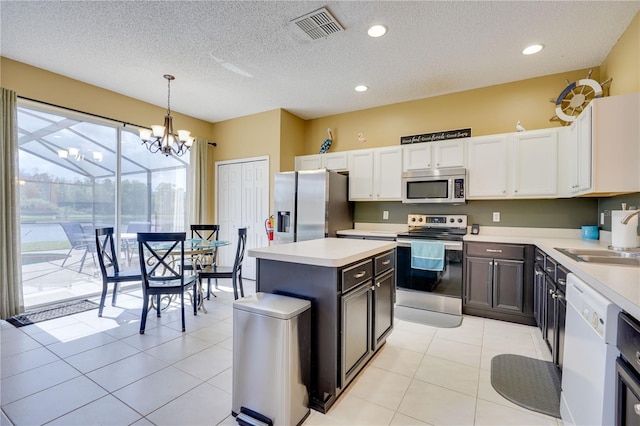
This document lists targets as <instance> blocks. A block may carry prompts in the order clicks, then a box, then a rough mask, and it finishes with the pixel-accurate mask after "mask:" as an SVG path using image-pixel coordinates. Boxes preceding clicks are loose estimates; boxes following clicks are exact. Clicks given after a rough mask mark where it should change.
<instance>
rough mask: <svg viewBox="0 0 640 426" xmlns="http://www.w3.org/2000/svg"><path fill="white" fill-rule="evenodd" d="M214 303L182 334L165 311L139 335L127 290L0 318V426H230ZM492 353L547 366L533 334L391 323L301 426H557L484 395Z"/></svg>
mask: <svg viewBox="0 0 640 426" xmlns="http://www.w3.org/2000/svg"><path fill="white" fill-rule="evenodd" d="M248 284H249V286H251V282H249V283H248ZM216 294H217V295H218V298H217V299H215V300H214V299H212V300H211V301H208V302H206V307H207V309H208V311H209V312H208V313H207V314H203V313H199V314H198V316H196V317H194V316H193V315H189V314H188V315H187V332H185V333H182V332H181V331H180V315H179V310H177V309H171V308H170V309H169V310H168V311H166V312H164V313H163V316H162V318H160V319H157V318H156V317H155V316H154V315H150V316H149V318H148V321H147V327H146V328H147V330H146V333H145V334H144V335H142V336H141V335H140V334H138V329H139V320H140V303H141V302H140V292H139V291H137V290H136V291H132V292H128V293H123V294H121V295H120V296H119V298H118V307H117V308H113V307H111V306H108V307H107V308H106V309H105V312H104V315H103V317H102V318H98V317H97V311H96V310H93V311H88V312H84V313H80V314H76V315H72V316H68V317H64V318H60V319H56V320H50V321H45V322H42V323H38V324H34V325H30V326H26V327H22V328H15V327H13V326H12V325H10V324H8V323H6V322H4V321H2V322H1V323H0V334H1V342H0V352H1V359H0V401H1V406H2V413H1V419H0V420H1V421H0V424H1V425H2V426H5V425H12V424H14V425H41V424H52V425H54V424H55V425H91V424H102V425H106V424H112V425H130V424H134V425H150V424H155V425H217V424H222V425H234V424H236V423H235V421H234V418H233V417H231V416H230V413H231V364H232V332H233V330H232V313H233V308H232V302H233V297H232V293H231V292H230V288H229V287H225V286H224V285H223V284H221V286H220V291H218V292H217V293H216ZM187 309H188V308H187ZM500 353H516V354H521V355H526V356H530V357H535V358H542V359H548V358H549V354H548V350H547V349H546V347H544V343H543V342H542V339H541V337H540V334H539V332H538V330H537V329H536V328H533V327H527V326H521V325H516V324H511V323H506V322H500V321H494V320H488V319H483V318H477V317H465V318H464V320H463V322H462V325H461V326H460V327H458V328H451V329H444V328H443V329H438V328H434V327H430V326H425V325H419V324H415V323H410V322H405V321H396V324H395V329H394V331H393V333H392V334H391V335H390V336H389V338H388V340H387V343H386V344H385V346H384V347H383V348H382V349H381V350H380V351H379V352H378V354H377V355H376V356H375V357H374V358H373V359H372V360H371V362H370V363H369V365H368V366H367V367H366V368H365V369H364V370H363V371H362V372H361V373H360V375H359V376H358V377H357V379H356V380H355V381H354V382H352V383H351V385H350V386H349V387H348V388H347V390H346V391H345V392H344V393H343V394H342V395H341V396H340V398H339V399H338V401H337V402H336V404H335V405H334V406H333V407H332V409H331V410H330V411H329V412H328V413H327V414H324V415H323V414H320V413H318V412H315V411H311V415H310V416H309V417H308V419H307V420H306V422H305V424H307V425H424V424H427V425H428V424H431V425H446V424H448V425H562V422H561V421H560V420H557V419H554V418H552V417H547V416H544V415H541V414H538V413H535V412H532V411H528V410H526V409H524V408H520V407H518V406H516V405H514V404H512V403H510V402H509V401H507V400H506V399H504V398H503V397H501V396H500V395H499V394H498V393H496V392H495V391H494V390H493V388H492V387H491V383H490V370H489V368H490V362H491V358H492V357H493V356H494V355H497V354H500Z"/></svg>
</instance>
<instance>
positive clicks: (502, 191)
mask: <svg viewBox="0 0 640 426" xmlns="http://www.w3.org/2000/svg"><path fill="white" fill-rule="evenodd" d="M508 160H509V135H491V136H479V137H474V138H471V139H469V140H468V142H467V198H468V199H471V198H501V197H506V196H507V189H508V183H507V179H508V168H507V167H508Z"/></svg>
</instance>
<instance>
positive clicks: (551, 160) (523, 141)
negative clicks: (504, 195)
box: [510, 129, 558, 197]
mask: <svg viewBox="0 0 640 426" xmlns="http://www.w3.org/2000/svg"><path fill="white" fill-rule="evenodd" d="M511 153H512V158H513V161H511V162H510V163H511V164H512V165H513V171H512V178H511V182H512V183H513V186H512V189H513V193H512V195H513V196H514V197H543V196H549V197H555V196H557V195H558V129H546V130H537V131H531V132H521V133H514V134H513V135H512V141H511Z"/></svg>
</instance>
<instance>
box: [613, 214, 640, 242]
mask: <svg viewBox="0 0 640 426" xmlns="http://www.w3.org/2000/svg"><path fill="white" fill-rule="evenodd" d="M629 213H631V211H630V210H612V211H611V245H612V246H613V247H616V248H636V247H639V246H640V239H639V238H638V215H635V216H634V217H632V218H631V220H629V222H628V223H627V224H626V225H625V224H623V223H622V219H624V217H625V216H626V215H628V214H629Z"/></svg>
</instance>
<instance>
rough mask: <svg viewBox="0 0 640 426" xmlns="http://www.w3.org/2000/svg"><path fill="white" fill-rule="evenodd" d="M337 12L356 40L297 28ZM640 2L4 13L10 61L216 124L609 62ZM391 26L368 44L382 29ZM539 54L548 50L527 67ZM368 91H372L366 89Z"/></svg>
mask: <svg viewBox="0 0 640 426" xmlns="http://www.w3.org/2000/svg"><path fill="white" fill-rule="evenodd" d="M321 7H327V8H328V9H329V11H330V12H331V13H332V14H333V15H334V16H335V17H336V19H337V20H338V21H339V22H340V24H341V25H342V26H343V27H344V28H345V31H343V32H339V33H335V34H332V35H330V36H328V37H326V38H322V39H319V40H311V39H310V38H308V37H307V36H306V35H304V33H302V32H301V31H300V29H298V28H297V26H295V25H294V24H293V23H291V20H293V19H295V18H297V17H299V16H302V15H305V14H306V13H309V12H311V11H314V10H316V9H319V8H321ZM638 10H640V2H638V1H621V2H614V1H587V2H577V1H501V2H498V1H476V2H473V1H464V2H462V1H455V2H454V1H447V2H444V1H442V2H436V1H411V2H405V1H327V2H317V1H175V2H174V1H124V2H120V1H4V0H3V1H1V2H0V15H1V28H0V37H1V38H0V54H1V55H2V56H5V57H7V58H10V59H14V60H16V61H19V62H24V63H27V64H30V65H33V66H36V67H40V68H44V69H47V70H50V71H52V72H55V73H58V74H62V75H65V76H68V77H71V78H74V79H77V80H81V81H84V82H87V83H90V84H93V85H96V86H99V87H103V88H105V89H109V90H112V91H115V92H118V93H121V94H123V95H127V96H131V97H133V98H137V99H141V100H143V101H146V102H149V103H152V104H155V105H159V106H166V100H167V94H166V81H165V80H164V79H163V78H162V75H163V74H167V73H169V74H173V75H174V76H175V77H176V80H175V81H174V82H173V83H172V85H171V107H172V110H174V111H178V112H181V113H184V114H188V115H191V116H194V117H198V118H201V119H204V120H207V121H211V122H216V121H221V120H226V119H230V118H235V117H240V116H244V115H249V114H253V113H257V112H262V111H268V110H272V109H276V108H284V109H286V110H288V111H290V112H292V113H293V114H296V115H298V116H299V117H302V118H305V119H310V118H316V117H321V116H326V115H331V114H336V113H342V112H347V111H355V110H360V109H365V108H371V107H375V106H380V105H387V104H392V103H396V102H403V101H408V100H414V99H421V98H427V97H431V96H436V95H441V94H446V93H452V92H459V91H462V90H468V89H473V88H478V87H486V86H491V85H495V84H500V83H505V82H510V81H517V80H522V79H527V78H531V77H537V76H542V75H547V74H554V73H559V72H564V71H570V70H576V69H581V68H589V67H595V66H598V65H600V64H601V63H602V61H603V60H604V59H605V57H606V55H607V54H608V53H609V51H610V50H611V48H612V47H613V45H614V44H615V43H616V41H617V40H618V38H619V37H620V35H621V34H622V33H623V32H624V30H625V29H626V27H627V26H628V25H629V23H630V22H631V20H632V19H633V17H634V16H635V14H636V13H637V12H638ZM374 23H382V24H384V25H386V26H387V27H388V28H389V31H388V33H387V35H385V36H384V37H382V38H379V39H372V38H369V37H368V36H367V34H366V30H367V28H368V26H369V25H371V24H374ZM532 43H542V44H544V45H545V46H546V48H545V49H544V50H543V51H542V52H541V53H539V54H537V55H532V56H523V55H522V54H521V53H520V52H521V50H522V49H523V48H524V47H525V46H527V45H529V44H532ZM358 84H365V85H367V86H369V87H370V90H369V91H367V92H364V93H357V92H355V91H354V90H353V89H354V87H355V86H356V85H358Z"/></svg>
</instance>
